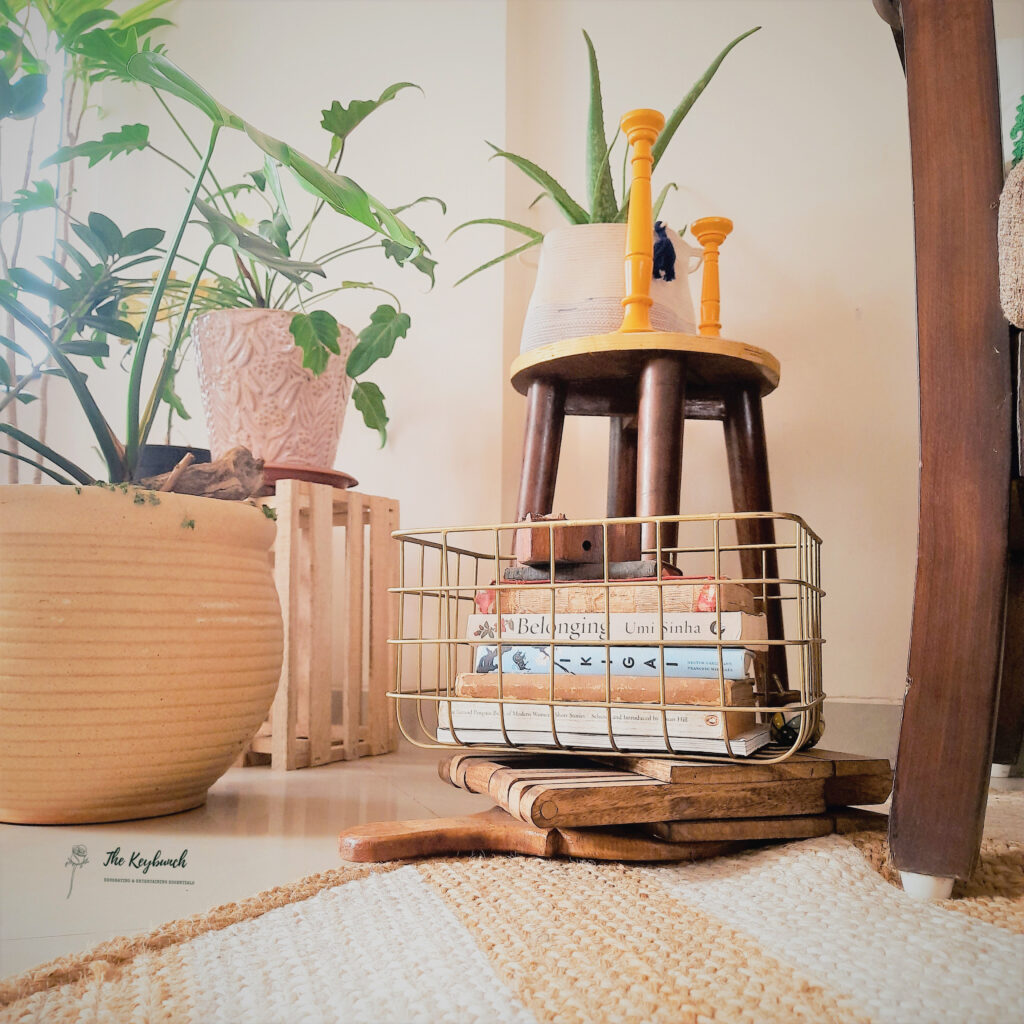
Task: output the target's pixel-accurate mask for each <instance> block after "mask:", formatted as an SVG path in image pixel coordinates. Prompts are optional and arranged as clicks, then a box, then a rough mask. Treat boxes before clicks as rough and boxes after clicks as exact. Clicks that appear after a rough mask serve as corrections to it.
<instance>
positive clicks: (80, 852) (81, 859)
mask: <svg viewBox="0 0 1024 1024" xmlns="http://www.w3.org/2000/svg"><path fill="white" fill-rule="evenodd" d="M88 863H89V851H88V850H87V849H86V848H85V847H84V846H82V845H80V844H79V845H75V846H72V847H71V856H70V857H68V859H67V860H66V861H65V862H64V867H66V868H71V884H70V885H69V886H68V894H67V896H65V897H64V899H66V900H69V899H71V890H72V889H73V888H74V886H75V872H76V871H77V870H78V869H79V868H80V867H84V866H85V865H86V864H88Z"/></svg>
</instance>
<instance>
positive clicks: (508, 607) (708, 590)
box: [438, 578, 769, 756]
mask: <svg viewBox="0 0 1024 1024" xmlns="http://www.w3.org/2000/svg"><path fill="white" fill-rule="evenodd" d="M660 589H661V596H660V598H659V595H658V590H659V585H658V584H655V583H651V584H649V585H629V586H627V585H611V586H608V587H607V588H606V587H604V586H592V585H591V586H586V585H583V586H580V585H576V586H568V587H566V586H560V587H558V588H556V589H554V590H552V589H551V588H550V587H547V586H543V587H540V586H537V585H535V584H523V585H520V586H516V587H514V588H503V589H502V590H501V591H500V596H498V597H497V598H496V595H495V592H494V591H487V592H484V593H483V594H482V595H481V596H480V598H478V600H477V607H478V609H484V610H485V611H486V612H487V613H485V614H476V615H471V616H469V621H468V624H467V633H466V639H467V640H468V641H470V642H472V644H473V648H474V650H473V669H474V670H473V671H472V672H463V673H460V674H459V675H458V676H457V677H456V680H455V686H454V695H453V697H454V699H451V700H442V701H441V702H440V704H439V711H438V739H439V740H441V741H442V742H458V743H491V744H495V743H497V744H503V743H506V742H510V743H514V744H517V745H529V746H557V745H558V744H561V745H564V746H567V747H578V748H589V749H605V750H607V749H612V746H613V743H612V739H613V738H614V746H615V747H618V748H619V749H620V750H631V751H648V752H650V751H663V752H666V753H670V752H671V753H725V752H727V750H728V748H727V747H726V743H725V737H728V738H729V741H730V746H731V749H732V752H733V753H734V754H738V755H741V756H742V755H747V754H751V753H753V752H754V751H756V750H758V749H759V748H760V747H762V746H764V745H765V744H766V743H767V742H768V739H769V727H768V725H767V723H759V722H758V721H757V715H756V712H755V711H754V710H753V708H754V705H755V697H754V691H755V686H754V683H755V674H756V671H757V668H758V665H759V652H763V651H764V650H766V649H767V648H766V645H765V643H764V641H765V640H766V639H767V635H768V634H767V625H766V622H765V616H764V615H763V614H756V613H755V611H754V607H755V606H754V598H753V594H752V593H751V592H750V590H748V589H747V588H746V587H744V586H742V585H740V584H736V583H722V584H715V583H708V582H707V581H704V580H700V581H695V580H692V579H684V578H675V579H666V580H663V581H662V582H661V584H660ZM606 594H607V601H606ZM719 595H720V597H719ZM719 600H720V601H721V611H719V609H718V602H719ZM606 603H607V605H608V607H609V608H610V610H608V609H606ZM498 606H500V609H501V615H500V616H499V615H498V614H496V611H497V607H498ZM725 644H728V645H729V646H724V645H725ZM705 645H708V646H705ZM710 645H714V646H710ZM605 705H607V706H605ZM613 705H622V706H621V707H618V706H613ZM726 708H738V709H743V708H749V709H750V710H735V711H734V710H728V711H727V710H725V709H726ZM556 737H557V739H556Z"/></svg>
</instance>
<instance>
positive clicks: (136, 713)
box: [0, 485, 283, 824]
mask: <svg viewBox="0 0 1024 1024" xmlns="http://www.w3.org/2000/svg"><path fill="white" fill-rule="evenodd" d="M274 533H275V524H274V523H273V522H272V521H271V520H269V519H267V518H266V516H264V514H263V512H262V511H261V510H260V509H258V508H254V507H252V506H251V505H246V504H242V503H239V502H230V501H217V500H215V499H212V498H193V497H190V496H187V495H183V494H159V495H157V494H154V493H153V492H152V491H143V490H139V489H136V488H131V487H125V488H124V489H122V488H121V487H117V488H112V489H107V488H104V487H81V488H75V487H58V486H50V485H41V486H28V485H21V486H7V487H0V579H2V580H3V588H2V590H0V820H2V821H7V822H20V823H26V824H27V823H31V824H72V823H76V824H77V823H84V822H102V821H121V820H125V819H127V818H146V817H152V816H154V815H159V814H171V813H174V812H176V811H184V810H188V809H189V808H192V807H198V806H199V805H200V804H202V803H203V802H204V801H205V799H206V791H207V789H208V788H209V787H210V786H211V785H212V784H213V783H214V782H215V781H216V780H217V779H218V778H220V776H221V775H222V774H223V773H224V772H225V771H226V770H227V769H228V768H229V767H230V766H231V764H232V762H233V761H234V760H235V759H236V758H237V757H238V755H239V753H240V752H241V751H242V749H243V747H244V746H245V745H246V744H247V743H248V742H249V740H250V739H251V738H252V737H253V736H254V735H255V733H256V730H257V729H258V728H259V726H260V724H261V723H262V722H263V721H264V720H265V718H266V716H267V712H268V710H269V708H270V705H271V702H272V701H273V697H274V691H275V690H276V689H277V683H278V679H279V677H280V671H281V655H282V645H283V628H282V621H281V610H280V606H279V604H278V599H277V591H276V589H275V587H274V580H273V574H272V570H271V564H270V558H269V549H270V545H271V544H272V542H273V539H274Z"/></svg>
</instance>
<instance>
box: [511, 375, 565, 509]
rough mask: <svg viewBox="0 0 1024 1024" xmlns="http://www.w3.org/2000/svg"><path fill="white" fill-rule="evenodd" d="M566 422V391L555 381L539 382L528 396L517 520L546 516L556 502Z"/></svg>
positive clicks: (531, 386) (536, 381) (533, 385)
mask: <svg viewBox="0 0 1024 1024" xmlns="http://www.w3.org/2000/svg"><path fill="white" fill-rule="evenodd" d="M564 422H565V388H564V386H563V385H561V384H558V383H556V382H554V381H547V380H535V381H534V382H533V383H532V384H531V385H530V390H529V392H528V393H527V396H526V434H525V437H524V439H523V469H522V473H521V475H520V477H519V500H518V502H517V504H516V520H517V521H518V520H520V519H525V518H526V515H527V514H528V513H530V512H534V513H537V514H543V515H546V514H547V513H549V512H550V511H551V508H552V505H553V504H554V501H555V477H556V476H557V475H558V454H559V451H560V450H561V447H562V424H563V423H564Z"/></svg>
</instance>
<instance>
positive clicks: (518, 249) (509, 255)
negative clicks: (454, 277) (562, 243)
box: [455, 238, 543, 285]
mask: <svg viewBox="0 0 1024 1024" xmlns="http://www.w3.org/2000/svg"><path fill="white" fill-rule="evenodd" d="M542 241H543V239H542V238H531V239H530V241H529V242H526V243H525V244H524V245H519V246H516V248H515V249H509V251H508V252H504V253H502V254H501V255H500V256H495V257H494V259H493V260H488V261H487V262H486V263H481V264H480V266H479V267H477V268H476V269H475V270H471V271H470V272H469V273H468V274H463V275H462V277H460V278H459V279H458V281H456V282H455V284H457V285H459V284H462V282H463V281H468V280H469V279H470V278H471V277H475V276H476V275H477V274H479V273H480V271H482V270H487V269H488V268H490V267H493V266H496V265H497V264H499V263H504V262H505V260H507V259H511V258H512V257H513V256H518V255H519V254H520V253H521V252H526V250H527V249H532V248H533V247H534V246H535V245H540V243H541V242H542Z"/></svg>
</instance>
